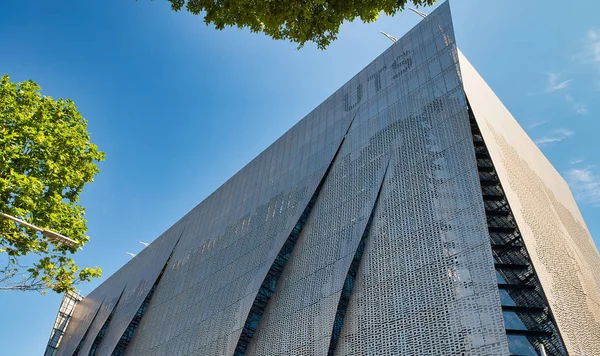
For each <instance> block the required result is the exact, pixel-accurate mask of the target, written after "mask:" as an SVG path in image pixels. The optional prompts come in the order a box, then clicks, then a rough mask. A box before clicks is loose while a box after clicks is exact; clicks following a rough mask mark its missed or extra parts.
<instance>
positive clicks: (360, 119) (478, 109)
mask: <svg viewBox="0 0 600 356" xmlns="http://www.w3.org/2000/svg"><path fill="white" fill-rule="evenodd" d="M544 353H545V354H547V355H567V354H572V355H584V354H585V355H600V256H599V255H598V251H597V249H596V247H595V246H594V243H593V241H592V239H591V236H590V234H589V232H588V230H587V228H586V226H585V223H584V221H583V219H582V217H581V214H580V213H579V210H578V208H577V205H576V204H575V201H574V199H573V197H572V195H571V193H570V190H569V188H568V186H567V185H566V183H565V182H564V180H563V179H562V178H561V176H560V175H559V173H558V172H556V170H555V169H554V168H553V167H552V165H551V164H550V163H549V162H548V161H547V159H546V158H545V157H544V156H543V154H542V153H541V152H540V151H539V149H538V148H537V147H536V146H535V144H534V143H533V142H532V141H531V139H530V138H529V137H527V135H526V134H525V132H524V131H523V130H522V128H521V127H520V126H519V125H518V123H517V122H516V120H515V119H514V118H513V117H512V116H511V115H510V113H509V112H508V111H507V110H506V108H505V107H504V106H503V105H502V103H501V102H500V101H499V99H498V98H497V97H496V96H495V95H494V93H493V91H492V90H491V89H490V88H489V87H488V86H487V85H486V84H485V82H484V81H483V79H482V78H481V77H480V76H479V74H478V73H477V72H476V71H475V69H474V68H473V67H472V66H471V65H470V63H469V62H468V61H467V60H466V58H465V57H464V56H463V55H462V54H461V53H460V52H459V51H458V49H457V47H456V43H455V39H454V32H453V26H452V20H451V16H450V9H449V5H448V3H443V4H441V5H440V6H439V7H438V8H437V9H436V10H435V11H434V12H432V13H431V14H430V15H429V16H427V18H425V19H424V20H423V21H421V22H420V23H419V24H418V25H417V26H416V27H415V28H413V29H412V30H410V31H409V32H408V33H407V34H406V35H405V36H404V37H402V38H401V39H399V40H398V41H397V42H395V43H394V44H393V45H392V46H391V47H390V48H389V49H388V50H386V51H385V52H384V53H383V54H381V55H380V56H379V57H378V58H376V59H375V60H374V61H373V62H372V63H371V64H369V65H368V66H367V67H366V68H365V69H363V70H362V71H361V72H359V73H358V74H357V75H356V76H355V77H354V78H352V79H351V80H350V81H349V82H348V83H346V84H345V85H344V86H342V88H340V89H339V90H338V91H336V92H335V93H334V94H333V95H332V96H330V97H329V98H328V99H327V100H325V101H324V102H323V103H322V104H321V105H319V106H318V107H317V108H316V109H315V110H313V111H312V112H311V113H310V114H308V115H307V116H306V117H305V118H303V119H302V120H301V121H300V122H298V124H296V125H295V126H294V127H293V128H291V129H290V130H289V131H288V132H286V133H285V134H284V135H283V136H282V137H281V138H279V139H278V140H277V141H276V142H275V143H273V144H272V145H271V146H270V147H269V148H267V149H266V150H265V151H264V152H262V153H261V154H260V155H259V156H258V157H256V158H255V159H254V160H253V161H252V162H250V163H249V164H248V165H247V166H245V167H244V168H242V170H241V171H240V172H238V173H237V174H235V175H234V176H233V177H232V178H231V179H229V180H228V181H227V182H226V183H225V184H223V185H222V186H221V187H220V188H218V189H217V190H216V191H215V192H214V193H213V194H211V195H210V196H209V197H208V198H207V199H205V200H204V201H203V202H202V203H200V204H199V205H198V206H196V207H195V208H194V209H193V210H192V211H190V212H189V213H188V214H187V215H185V216H184V217H183V218H182V219H181V220H179V221H178V222H177V223H176V224H175V225H173V226H172V227H171V228H170V229H168V230H167V231H166V232H165V233H163V234H162V235H161V236H160V237H158V238H157V239H156V240H155V241H154V242H153V243H152V244H150V245H149V246H148V247H147V248H145V249H144V250H143V251H142V252H141V253H140V254H138V255H137V256H136V257H134V258H133V259H132V260H131V261H130V262H129V263H128V264H126V265H125V266H123V267H122V268H121V269H120V270H119V271H117V272H116V273H115V274H114V275H113V276H111V277H109V278H108V279H107V280H106V281H105V282H104V283H103V284H102V285H100V286H99V287H98V288H97V289H95V290H94V291H92V292H91V293H90V294H89V295H88V296H87V297H86V298H84V299H83V300H81V301H80V302H79V303H78V304H77V306H76V307H75V310H74V312H73V315H72V317H71V319H70V322H69V324H68V325H67V328H66V331H65V333H64V335H63V337H62V339H61V342H60V343H59V344H58V347H57V349H56V355H157V356H158V355H160V356H162V355H261V356H267V355H303V356H312V355H541V354H544Z"/></svg>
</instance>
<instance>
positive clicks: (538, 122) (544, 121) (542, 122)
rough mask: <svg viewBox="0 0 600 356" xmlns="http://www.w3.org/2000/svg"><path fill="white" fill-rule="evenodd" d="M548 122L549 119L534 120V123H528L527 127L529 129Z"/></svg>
mask: <svg viewBox="0 0 600 356" xmlns="http://www.w3.org/2000/svg"><path fill="white" fill-rule="evenodd" d="M549 122H550V120H542V121H536V122H534V123H532V124H530V125H529V128H530V129H534V128H536V127H538V126H542V125H545V124H547V123H549Z"/></svg>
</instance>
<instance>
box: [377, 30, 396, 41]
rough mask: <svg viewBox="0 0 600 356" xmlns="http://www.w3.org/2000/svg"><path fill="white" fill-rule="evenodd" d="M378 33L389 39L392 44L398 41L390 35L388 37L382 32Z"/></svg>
mask: <svg viewBox="0 0 600 356" xmlns="http://www.w3.org/2000/svg"><path fill="white" fill-rule="evenodd" d="M379 32H381V34H382V35H384V36H385V37H387V38H389V39H390V40H391V41H392V42H396V41H398V39H397V38H396V37H394V36H392V35H389V34H387V33H385V32H383V31H379Z"/></svg>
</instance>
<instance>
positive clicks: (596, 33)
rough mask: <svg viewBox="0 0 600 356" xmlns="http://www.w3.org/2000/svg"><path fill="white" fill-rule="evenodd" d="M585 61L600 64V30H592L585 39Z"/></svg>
mask: <svg viewBox="0 0 600 356" xmlns="http://www.w3.org/2000/svg"><path fill="white" fill-rule="evenodd" d="M584 55H585V59H586V60H587V61H591V62H596V63H600V30H597V29H591V30H589V31H588V32H587V33H586V37H585V53H584Z"/></svg>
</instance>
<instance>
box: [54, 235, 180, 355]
mask: <svg viewBox="0 0 600 356" xmlns="http://www.w3.org/2000/svg"><path fill="white" fill-rule="evenodd" d="M180 226H181V225H175V226H174V227H172V228H171V229H169V230H168V231H167V232H165V233H164V234H163V235H161V236H160V237H159V238H158V239H156V241H154V242H153V243H152V244H151V245H150V246H148V247H146V248H145V249H144V250H143V251H142V252H140V253H139V254H138V255H137V256H136V257H134V258H133V259H132V260H131V261H130V262H129V263H127V264H126V265H125V266H123V267H122V268H121V269H119V270H118V271H117V272H116V273H115V274H114V275H112V276H111V277H110V278H108V279H107V280H106V281H105V282H104V283H102V284H101V285H100V286H99V287H98V288H96V289H95V290H94V291H93V292H92V293H90V295H88V296H87V297H86V298H84V299H83V300H82V301H81V302H80V303H79V304H78V306H77V307H76V309H75V312H74V314H73V318H72V319H71V322H70V323H69V325H68V327H67V331H66V332H65V335H66V336H67V337H63V341H62V342H61V343H60V344H59V345H58V350H57V355H72V354H73V353H75V350H76V349H78V347H79V352H78V354H79V355H87V354H88V353H89V352H90V349H91V348H92V344H93V343H94V340H95V339H96V336H97V335H98V332H99V331H100V329H101V328H102V327H103V325H104V324H105V323H106V320H107V319H108V317H109V316H110V315H111V313H112V312H113V310H114V313H113V315H112V317H111V321H110V323H108V324H107V326H106V328H105V330H104V332H105V335H104V337H103V338H102V344H100V345H99V346H102V345H103V344H104V343H110V344H111V345H112V344H114V345H116V343H117V342H118V341H119V339H120V338H121V335H122V334H123V331H124V330H125V328H126V327H127V325H128V324H129V322H130V321H131V318H132V317H133V315H134V314H135V312H136V311H137V309H138V308H139V306H140V304H141V303H142V301H143V300H144V298H145V297H146V294H147V293H148V291H149V290H150V287H152V284H154V281H155V280H156V278H157V277H158V274H159V273H160V271H161V269H162V267H163V266H164V264H165V262H166V260H167V258H168V257H169V254H170V253H171V251H172V250H173V247H174V246H175V243H176V242H177V240H178V239H179V237H180V236H181V231H182V230H181V228H180ZM121 294H122V295H121ZM119 297H121V299H120V301H119V304H118V305H117V301H118V300H119ZM115 308H116V309H115ZM123 323H126V324H125V326H124V327H122V324H123ZM121 328H122V330H121ZM112 330H115V331H116V332H115V331H112ZM115 335H118V336H116V341H114V339H113V338H114V337H115ZM84 336H85V338H84ZM114 345H113V346H112V347H113V348H114ZM98 351H102V349H101V348H99V349H98ZM111 351H112V350H111ZM111 351H103V352H102V353H98V354H110V352H111Z"/></svg>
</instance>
